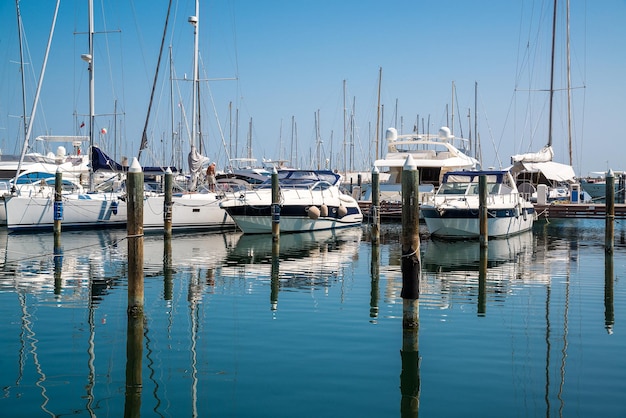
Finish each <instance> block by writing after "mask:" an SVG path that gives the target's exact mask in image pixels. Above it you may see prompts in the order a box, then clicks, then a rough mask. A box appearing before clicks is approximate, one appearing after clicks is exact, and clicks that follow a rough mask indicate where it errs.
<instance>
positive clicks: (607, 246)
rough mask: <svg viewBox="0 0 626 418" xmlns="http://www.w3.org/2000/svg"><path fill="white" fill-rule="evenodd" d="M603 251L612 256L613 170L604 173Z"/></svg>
mask: <svg viewBox="0 0 626 418" xmlns="http://www.w3.org/2000/svg"><path fill="white" fill-rule="evenodd" d="M605 224H606V228H605V236H604V251H605V252H606V253H608V254H613V246H614V242H615V239H614V238H615V176H614V175H613V170H609V171H608V172H607V173H606V220H605Z"/></svg>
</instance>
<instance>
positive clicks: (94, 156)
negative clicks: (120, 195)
mask: <svg viewBox="0 0 626 418" xmlns="http://www.w3.org/2000/svg"><path fill="white" fill-rule="evenodd" d="M91 166H92V167H93V171H94V173H95V172H96V171H98V170H101V171H109V172H114V173H118V172H127V171H128V166H123V165H121V164H120V163H118V162H117V161H115V160H113V159H112V158H111V157H109V156H108V155H106V154H105V153H104V152H103V151H102V150H101V149H100V148H98V147H97V146H95V145H94V146H92V147H91ZM142 168H143V172H144V173H147V174H163V173H165V171H166V170H167V169H168V168H169V169H170V170H172V173H177V172H178V169H177V168H176V167H142Z"/></svg>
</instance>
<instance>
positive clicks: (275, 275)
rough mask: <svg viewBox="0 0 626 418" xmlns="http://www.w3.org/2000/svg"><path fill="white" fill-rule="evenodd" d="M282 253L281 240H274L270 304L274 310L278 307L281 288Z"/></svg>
mask: <svg viewBox="0 0 626 418" xmlns="http://www.w3.org/2000/svg"><path fill="white" fill-rule="evenodd" d="M279 255H280V243H279V241H276V240H272V272H271V280H272V282H271V293H270V306H271V309H272V311H275V310H276V309H278V292H279V290H280V268H279V266H278V262H279Z"/></svg>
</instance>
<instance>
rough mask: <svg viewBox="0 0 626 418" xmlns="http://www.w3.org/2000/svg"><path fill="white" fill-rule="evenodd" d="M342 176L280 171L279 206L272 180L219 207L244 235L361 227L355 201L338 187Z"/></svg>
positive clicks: (361, 219)
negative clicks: (274, 229)
mask: <svg viewBox="0 0 626 418" xmlns="http://www.w3.org/2000/svg"><path fill="white" fill-rule="evenodd" d="M340 180H341V176H340V175H339V174H337V173H334V172H332V171H326V170H280V171H278V181H279V185H280V203H278V204H277V205H276V206H274V205H273V204H272V187H271V179H270V180H269V181H267V182H266V183H263V184H262V185H260V186H258V187H257V188H255V189H253V190H248V191H243V192H241V193H240V194H238V195H236V196H235V197H231V198H227V199H224V200H223V201H222V203H221V204H220V206H221V207H222V208H223V209H224V210H225V211H226V212H227V213H228V214H229V215H230V216H231V217H232V218H233V219H234V220H235V223H236V224H237V226H238V227H239V228H240V229H241V230H242V231H243V232H244V233H246V234H260V233H271V232H272V224H273V222H274V220H277V221H278V222H279V223H280V231H281V232H304V231H318V230H325V229H337V228H343V227H348V226H354V225H360V224H361V223H362V221H363V215H362V213H361V209H360V208H359V205H358V203H357V201H356V200H355V199H354V198H353V197H352V196H350V195H348V194H345V193H344V192H343V191H342V190H341V189H340V187H339V185H340Z"/></svg>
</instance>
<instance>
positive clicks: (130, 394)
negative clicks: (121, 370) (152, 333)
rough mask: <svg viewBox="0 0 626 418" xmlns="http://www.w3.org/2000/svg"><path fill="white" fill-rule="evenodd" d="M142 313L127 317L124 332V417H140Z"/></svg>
mask: <svg viewBox="0 0 626 418" xmlns="http://www.w3.org/2000/svg"><path fill="white" fill-rule="evenodd" d="M143 321H144V318H143V312H141V313H139V314H138V315H129V316H128V326H127V330H126V398H125V403H124V416H125V417H140V416H141V414H140V411H141V389H142V385H143V382H142V375H141V364H142V356H143V328H144V327H143Z"/></svg>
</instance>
